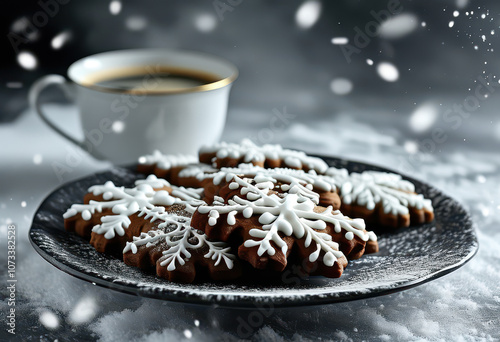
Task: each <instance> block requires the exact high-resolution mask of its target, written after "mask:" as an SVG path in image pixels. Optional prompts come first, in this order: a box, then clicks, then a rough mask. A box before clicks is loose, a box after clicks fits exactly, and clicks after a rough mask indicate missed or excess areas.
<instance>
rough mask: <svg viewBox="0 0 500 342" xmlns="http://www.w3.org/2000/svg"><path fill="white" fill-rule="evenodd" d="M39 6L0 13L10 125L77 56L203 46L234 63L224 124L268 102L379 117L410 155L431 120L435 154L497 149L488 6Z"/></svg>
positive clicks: (313, 113) (1, 115) (492, 14)
mask: <svg viewBox="0 0 500 342" xmlns="http://www.w3.org/2000/svg"><path fill="white" fill-rule="evenodd" d="M42 3H44V4H47V7H46V8H44V7H43V6H41V5H40V4H39V3H36V2H28V1H9V6H8V7H9V10H8V11H3V13H2V14H1V15H2V17H3V18H2V25H3V29H4V37H5V39H4V45H3V48H2V49H3V51H2V52H3V53H2V54H1V57H0V58H1V62H2V63H1V68H2V72H1V76H0V79H1V83H0V87H1V90H0V121H3V122H9V121H12V120H16V118H17V117H18V116H19V114H20V113H21V112H22V111H23V109H25V108H26V92H27V89H28V88H29V86H30V84H31V83H32V82H33V81H34V80H35V79H36V78H38V77H40V76H42V75H44V74H47V73H64V72H65V70H66V68H67V67H68V66H69V65H70V64H71V63H72V62H73V61H75V60H77V59H79V58H81V57H84V56H87V55H90V54H93V53H98V52H103V51H109V50H115V49H125V48H140V47H165V48H173V49H190V50H198V51H205V52H209V53H212V54H215V55H219V56H222V57H225V58H227V59H229V60H231V61H232V62H234V63H235V64H236V65H237V66H238V67H239V69H240V71H241V73H240V77H239V80H238V81H237V83H236V85H235V87H234V89H233V92H232V97H231V103H230V110H229V120H231V119H234V118H236V117H239V116H238V114H235V113H238V111H243V112H244V114H242V115H240V116H241V117H252V115H253V114H252V113H256V112H257V113H261V114H262V115H258V114H255V115H253V116H254V118H253V120H254V121H258V120H266V113H267V114H268V115H269V116H270V115H272V109H273V108H282V107H287V110H288V112H292V113H294V114H295V115H297V116H298V118H299V121H300V120H302V119H303V121H305V122H307V121H314V120H317V119H320V120H325V119H328V118H335V117H337V116H339V115H346V116H347V117H349V118H351V119H353V120H354V121H359V122H363V123H368V124H371V123H376V124H377V126H379V127H380V128H379V129H380V130H381V131H382V132H383V133H387V134H388V135H389V136H393V137H395V138H396V139H397V141H398V143H400V144H405V143H406V147H407V149H409V150H410V151H413V150H415V149H417V148H418V147H419V146H420V149H421V150H425V149H426V148H428V147H426V146H425V142H424V143H422V141H425V139H426V138H429V137H431V138H432V134H433V129H435V128H437V129H439V132H438V133H441V134H442V133H443V132H444V134H445V135H446V139H445V140H446V141H445V142H443V143H441V142H440V143H439V148H440V149H448V148H452V149H460V148H462V146H463V144H464V143H465V144H467V146H468V147H479V148H481V149H483V148H486V149H496V148H498V142H499V140H500V123H499V122H498V120H497V115H496V108H497V106H498V102H499V96H498V94H496V93H495V90H496V89H498V88H496V87H495V88H492V89H493V90H492V91H490V93H489V94H487V92H486V91H485V90H484V89H483V90H481V92H482V95H481V98H480V99H479V100H477V96H476V95H475V90H476V87H477V85H478V83H477V82H478V81H477V79H478V77H486V78H487V77H488V76H489V75H491V77H492V78H491V79H492V80H495V82H496V81H497V80H498V79H497V78H496V74H497V70H498V68H499V65H500V61H499V60H498V58H496V57H497V53H498V52H497V51H495V48H496V45H498V44H497V41H498V36H499V34H500V29H499V22H498V13H499V11H498V10H499V7H500V3H498V2H495V1H474V2H473V3H469V2H468V1H467V0H446V1H445V0H439V1H401V2H399V1H378V0H377V1H373V0H370V1H368V0H366V1H361V0H355V1H351V0H349V1H347V0H340V1H247V0H232V1H226V2H222V1H180V0H178V1H162V2H159V1H140V2H139V1H127V0H124V1H95V0H93V1H78V0H73V1H67V0H59V1H57V0H47V1H45V2H42ZM391 6H392V7H391ZM391 9H396V11H394V14H392V13H390V14H391V15H390V16H389V17H388V16H387V15H386V14H387V13H389V12H388V11H390V10H391ZM40 12H45V13H46V14H48V15H45V18H46V19H47V20H44V15H41V14H40ZM384 13H385V14H384ZM30 24H31V25H30ZM42 24H43V25H42ZM367 25H368V26H367ZM370 30H371V31H370ZM359 32H362V33H363V34H365V38H364V39H362V37H361V38H360V37H359V36H360V34H359ZM357 36H358V37H357ZM332 38H337V39H336V40H334V42H335V44H334V43H332ZM366 38H367V39H366ZM346 41H347V42H348V43H347V45H338V42H341V43H345V42H346ZM360 43H362V44H360ZM345 51H350V54H348V58H346V53H345ZM395 72H397V74H395ZM495 82H494V83H495ZM495 84H496V85H498V83H495ZM48 93H49V94H48V95H46V96H47V97H48V99H49V100H50V99H51V96H52V97H53V99H56V100H58V96H59V95H58V94H57V93H56V92H54V94H52V95H51V93H50V92H48ZM471 95H472V96H473V97H476V100H474V99H471V98H469V99H468V97H469V96H471ZM484 95H487V96H488V98H484V97H483V96H484ZM464 101H470V102H469V103H470V105H471V106H472V105H473V106H474V107H473V110H472V109H470V110H466V111H465V114H467V118H466V119H467V120H465V121H466V123H467V124H463V120H462V119H463V118H464V114H460V113H459V112H457V111H455V112H454V113H451V114H448V116H446V115H445V113H446V111H447V110H449V108H451V109H453V108H454V106H456V105H463V104H464ZM456 108H457V107H455V109H456ZM469 108H472V107H470V106H469ZM469 114H470V115H469ZM250 119H251V118H250ZM464 139H465V140H464ZM424 152H426V151H424ZM432 152H434V151H432Z"/></svg>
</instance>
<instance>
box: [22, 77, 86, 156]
mask: <svg viewBox="0 0 500 342" xmlns="http://www.w3.org/2000/svg"><path fill="white" fill-rule="evenodd" d="M51 85H56V86H58V87H59V88H60V89H61V90H62V91H63V93H64V94H65V95H66V97H67V98H68V99H70V100H73V99H74V98H75V91H74V88H73V85H72V83H71V82H69V81H68V80H66V78H64V77H63V76H61V75H47V76H44V77H42V78H40V79H38V80H37V81H36V82H35V83H33V85H32V86H31V88H30V90H29V94H28V101H29V104H30V106H31V108H32V109H33V110H34V111H35V112H36V113H37V114H38V116H40V118H41V119H42V120H43V122H45V123H46V124H47V125H48V126H49V127H50V128H52V129H53V130H54V131H56V132H57V133H59V135H61V136H63V137H64V138H66V139H67V140H69V141H70V142H72V143H73V144H75V145H76V146H78V147H80V148H84V147H85V146H84V143H83V141H78V140H77V139H75V138H74V137H72V136H70V135H69V134H67V133H66V132H64V131H63V130H61V129H60V128H59V127H57V126H56V125H54V124H53V123H52V122H51V121H50V120H49V119H48V118H47V117H46V116H45V114H44V113H43V111H42V108H41V104H40V94H41V93H42V91H43V90H44V89H45V88H47V87H48V86H51Z"/></svg>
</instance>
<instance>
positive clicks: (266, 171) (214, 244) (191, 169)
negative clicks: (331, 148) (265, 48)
mask: <svg viewBox="0 0 500 342" xmlns="http://www.w3.org/2000/svg"><path fill="white" fill-rule="evenodd" d="M137 171H138V172H139V173H143V174H147V175H148V176H147V177H146V178H145V179H141V180H138V181H136V183H135V186H134V187H132V188H124V187H117V186H115V185H114V184H113V183H112V182H107V183H105V184H103V185H95V186H92V187H90V188H89V193H88V194H87V195H86V196H85V197H84V204H74V205H72V206H71V208H69V209H68V210H67V211H66V213H65V214H64V219H65V228H66V230H67V231H73V232H75V233H76V234H78V235H80V236H83V237H86V238H89V239H90V243H91V244H92V245H93V246H94V247H95V248H96V250H97V251H99V252H102V253H117V252H120V253H123V260H124V262H125V263H126V264H128V265H131V266H136V267H139V268H141V269H155V270H156V274H157V275H158V276H159V277H162V278H165V279H168V280H169V281H175V282H185V283H186V282H193V281H206V280H213V281H225V280H230V279H237V278H239V277H241V276H242V274H249V272H250V273H252V274H253V272H255V274H269V273H272V274H278V275H279V274H283V272H285V270H286V269H287V268H291V267H300V270H301V274H305V275H320V276H325V277H330V278H337V277H340V276H341V275H342V272H343V271H344V269H345V267H346V266H347V264H348V260H353V259H358V258H360V257H362V256H363V255H364V254H369V253H376V252H377V251H378V244H377V236H376V235H375V233H374V232H373V231H371V230H368V229H366V225H365V224H368V226H369V227H371V228H372V229H380V228H384V229H387V228H390V229H397V228H400V227H406V226H409V225H410V224H420V223H424V222H429V221H432V220H433V211H432V205H431V203H430V201H429V200H427V199H425V198H424V197H423V196H422V195H419V194H416V193H415V189H414V186H413V184H412V183H410V182H408V181H406V180H403V179H402V178H401V177H400V176H399V175H396V174H389V173H383V172H374V171H367V172H364V173H348V172H347V170H345V169H336V168H333V167H329V166H328V165H327V164H326V163H325V162H324V161H323V160H322V159H320V158H316V157H311V156H308V155H306V154H305V153H303V152H299V151H293V150H288V149H284V148H282V147H281V146H279V145H263V146H256V145H254V144H253V143H252V142H251V141H248V140H244V141H242V143H241V144H229V143H219V144H216V145H214V146H209V147H204V148H202V149H201V150H200V153H199V156H198V158H196V157H192V156H185V155H163V154H162V153H160V152H158V151H156V152H154V153H153V154H151V155H147V156H143V157H141V158H140V159H139V164H138V168H137Z"/></svg>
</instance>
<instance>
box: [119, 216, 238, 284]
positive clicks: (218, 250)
mask: <svg viewBox="0 0 500 342" xmlns="http://www.w3.org/2000/svg"><path fill="white" fill-rule="evenodd" d="M138 216H139V217H142V218H143V219H144V220H146V221H149V222H151V223H153V222H156V224H157V226H156V227H155V228H154V229H152V230H149V231H147V232H142V233H141V234H140V235H139V236H134V237H133V238H132V241H129V242H127V244H126V246H125V248H124V249H123V260H124V262H125V263H126V264H128V265H131V266H136V267H140V268H145V269H147V268H150V267H151V266H155V267H156V273H157V275H158V276H160V277H162V278H166V279H168V280H170V281H176V282H185V283H190V282H193V281H194V279H195V277H196V266H197V265H198V266H200V267H204V268H207V269H208V271H209V274H210V276H211V278H212V279H214V280H223V279H230V278H236V277H238V276H239V275H240V270H239V267H235V264H234V263H235V259H236V257H235V255H234V254H232V253H231V252H230V250H231V247H230V246H229V245H227V244H226V243H224V242H212V241H209V240H208V239H207V236H206V235H205V234H204V233H203V232H201V231H198V230H195V229H193V228H192V227H191V225H190V224H191V220H190V219H189V218H186V217H183V216H179V215H175V214H171V213H169V212H167V211H165V208H163V207H155V208H153V209H151V210H149V209H143V210H141V212H140V213H139V214H138Z"/></svg>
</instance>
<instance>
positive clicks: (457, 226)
mask: <svg viewBox="0 0 500 342" xmlns="http://www.w3.org/2000/svg"><path fill="white" fill-rule="evenodd" d="M322 158H323V159H324V160H325V161H326V162H327V163H328V164H330V165H331V166H335V167H343V168H347V169H348V170H349V171H355V172H362V171H365V170H379V171H390V170H386V169H383V168H380V167H376V166H372V165H368V164H364V163H360V162H352V161H346V160H341V159H336V158H330V157H322ZM133 169H134V168H133V167H130V168H119V167H116V168H114V169H112V170H109V171H106V172H102V173H98V174H94V175H91V176H89V177H86V178H83V179H80V180H77V181H75V182H71V183H68V184H65V185H63V186H62V187H60V188H59V189H57V190H55V191H54V192H53V193H51V194H50V195H49V196H48V197H47V198H46V199H45V200H44V201H43V203H42V204H41V205H40V208H38V211H37V212H36V214H35V218H34V220H33V224H32V226H31V230H30V239H31V243H32V245H33V246H34V248H35V249H36V251H37V252H38V253H39V254H40V255H41V256H42V257H43V258H44V259H45V260H47V261H48V262H49V263H51V264H52V265H54V266H55V267H57V268H59V269H60V270H62V271H64V272H66V273H69V274H71V275H73V276H75V277H78V278H80V279H83V280H86V281H89V282H92V283H94V284H96V285H100V286H104V287H107V288H110V289H113V290H118V291H122V292H126V293H130V294H135V295H139V296H145V297H152V298H158V299H164V300H171V301H178V302H188V303H198V304H218V305H224V306H234V307H254V306H255V305H257V306H258V305H265V304H267V305H273V306H275V307H278V306H280V307H284V306H300V305H316V304H327V303H336V302H344V301H350V300H356V299H362V298H368V297H374V296H380V295H385V294H389V293H393V292H397V291H402V290H405V289H408V288H411V287H414V286H417V285H420V284H423V283H425V282H428V281H431V280H434V279H436V278H439V277H441V276H443V275H445V274H447V273H450V272H452V271H454V270H456V269H457V268H459V267H461V266H463V265H464V264H465V263H466V262H467V261H468V260H470V259H471V258H472V257H473V256H474V254H475V253H476V251H477V249H478V242H477V239H476V236H475V233H474V228H473V223H472V221H471V219H470V216H469V215H468V213H467V212H466V210H465V209H464V208H463V207H462V206H461V205H460V204H459V203H458V202H457V201H455V200H454V199H452V198H450V197H448V196H447V195H445V194H443V193H442V192H441V191H439V190H437V189H435V188H434V187H432V186H431V185H428V184H425V183H422V182H419V181H417V180H414V179H411V178H408V177H405V178H406V179H408V180H410V181H412V182H413V183H414V184H415V186H416V190H417V192H419V193H422V194H424V196H425V197H427V198H430V199H431V200H432V203H433V205H434V210H435V217H436V218H435V220H434V222H432V223H430V224H425V225H421V226H416V227H409V228H405V229H401V230H398V231H397V232H395V233H390V234H383V235H379V246H380V251H379V252H378V253H376V254H370V255H365V256H363V257H362V258H361V259H359V260H354V261H350V262H349V265H348V267H347V269H346V270H345V272H344V274H343V275H342V277H341V278H338V279H328V278H324V277H310V278H309V279H305V278H303V277H301V274H300V273H298V274H294V273H293V271H288V272H287V273H286V274H284V275H283V276H282V277H278V278H277V279H267V280H266V281H265V283H263V282H262V281H261V282H259V281H256V280H254V279H247V280H242V281H239V282H233V283H217V284H216V283H199V284H176V283H171V282H168V281H166V280H164V279H161V278H158V277H156V276H155V275H153V274H149V273H146V272H143V271H141V270H139V269H137V268H134V267H130V266H127V265H125V264H124V263H123V262H122V261H121V260H120V259H119V258H116V257H112V256H107V255H103V254H100V253H98V252H96V251H95V250H94V248H93V247H92V246H90V245H89V244H88V242H87V241H85V240H84V239H82V238H80V237H79V236H77V235H75V234H74V233H67V232H66V231H65V230H64V225H63V218H62V214H63V213H64V212H65V211H66V209H67V208H68V207H70V206H71V204H73V203H81V202H82V201H83V196H84V195H85V194H86V193H87V189H88V188H89V187H90V186H91V185H95V184H103V183H104V182H106V181H108V180H111V181H113V182H114V183H115V184H116V185H124V186H131V185H132V184H133V183H134V181H135V180H136V179H139V178H144V175H140V174H137V173H135V172H134V171H133Z"/></svg>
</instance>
